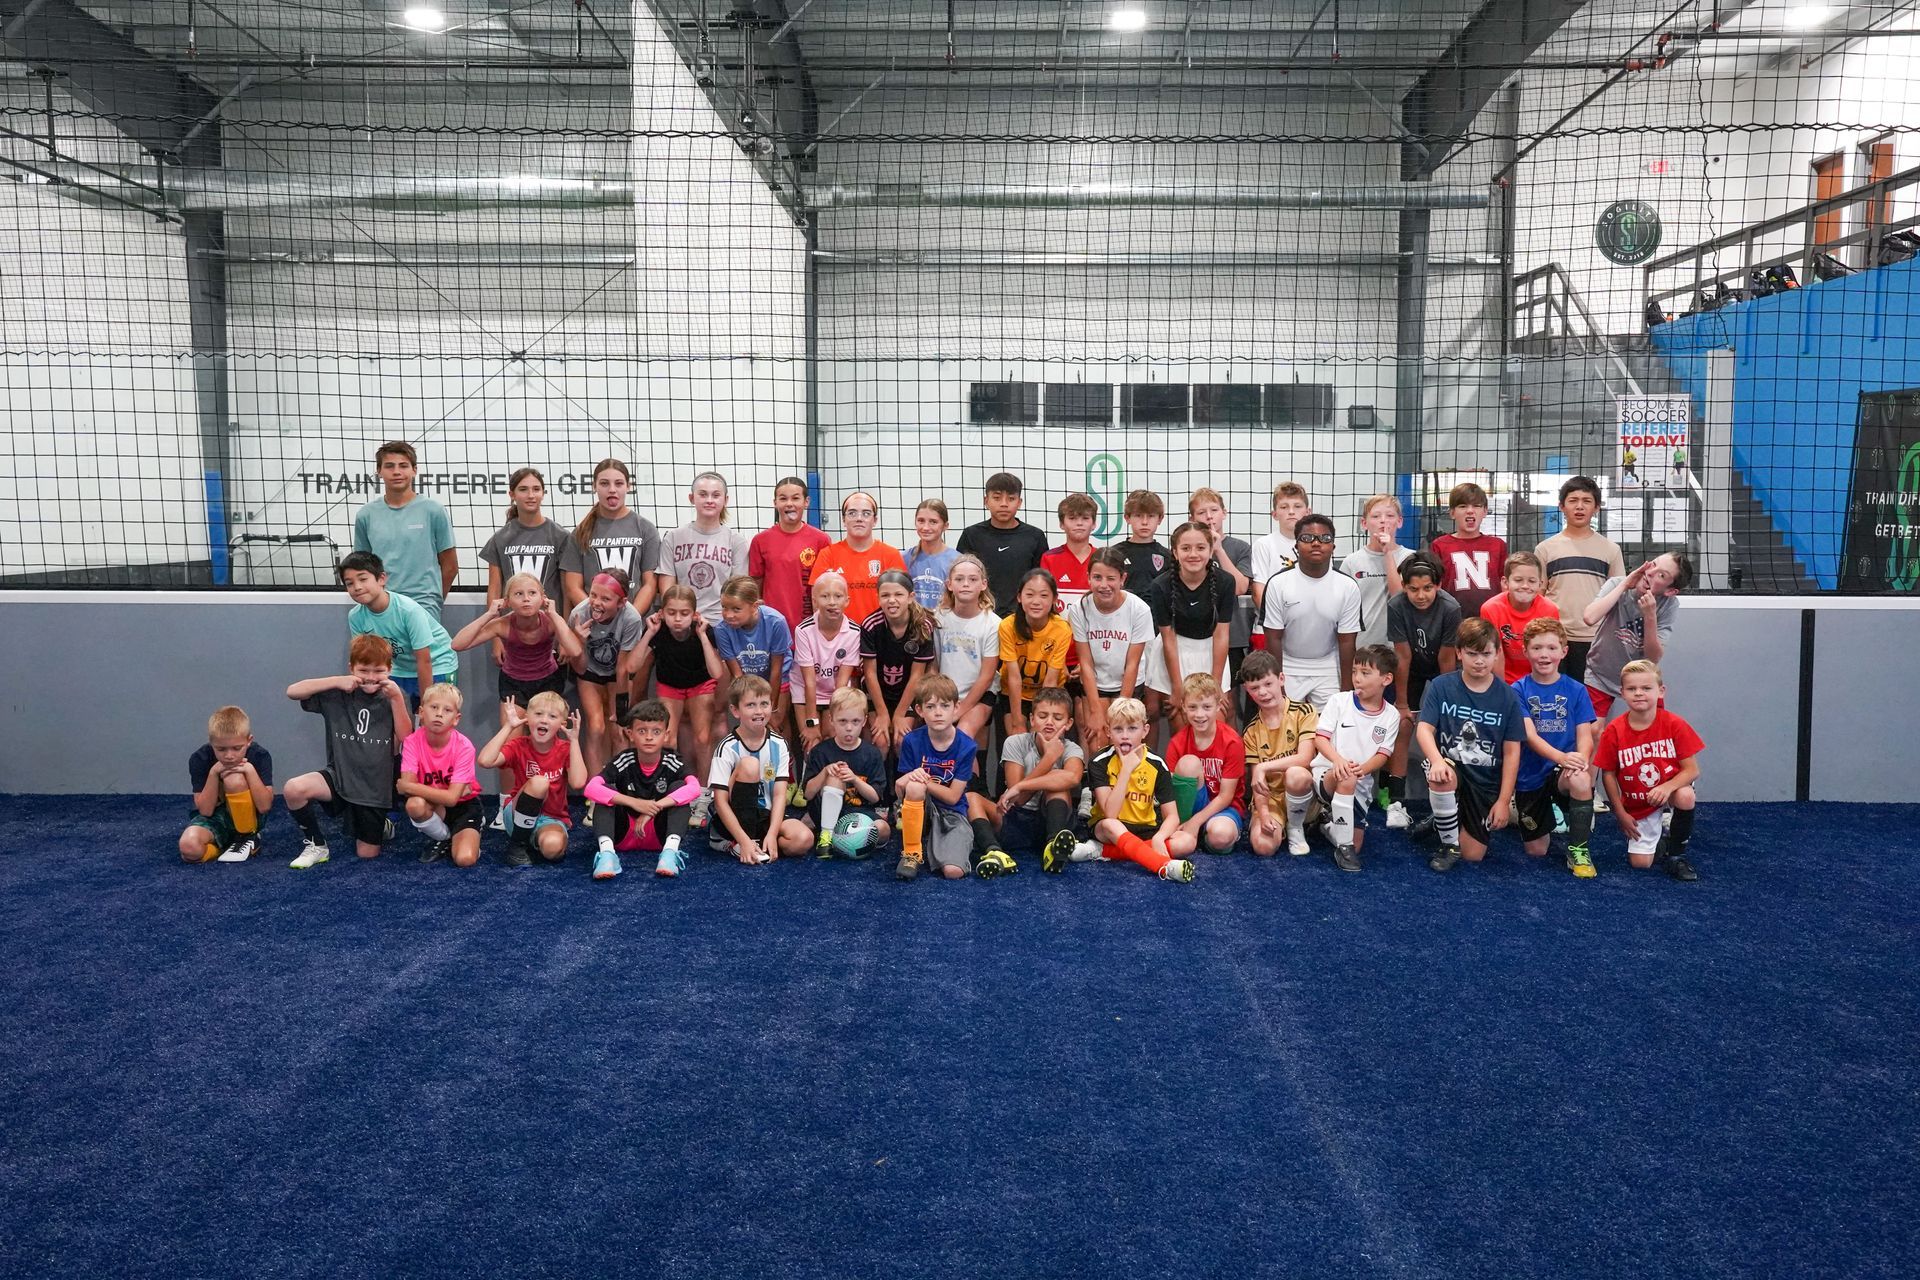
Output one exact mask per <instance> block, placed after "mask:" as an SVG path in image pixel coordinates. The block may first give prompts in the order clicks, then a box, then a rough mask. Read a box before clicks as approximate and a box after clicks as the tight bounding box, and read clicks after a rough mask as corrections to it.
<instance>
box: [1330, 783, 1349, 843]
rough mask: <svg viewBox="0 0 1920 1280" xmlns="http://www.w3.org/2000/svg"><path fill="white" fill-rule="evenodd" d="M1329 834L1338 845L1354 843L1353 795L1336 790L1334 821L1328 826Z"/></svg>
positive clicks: (1334, 796)
mask: <svg viewBox="0 0 1920 1280" xmlns="http://www.w3.org/2000/svg"><path fill="white" fill-rule="evenodd" d="M1328 834H1329V835H1331V836H1332V837H1333V843H1334V844H1335V845H1336V846H1338V845H1343V844H1352V843H1353V797H1352V796H1349V795H1342V794H1341V793H1339V792H1337V791H1336V792H1334V795H1333V821H1332V823H1331V824H1329V826H1328Z"/></svg>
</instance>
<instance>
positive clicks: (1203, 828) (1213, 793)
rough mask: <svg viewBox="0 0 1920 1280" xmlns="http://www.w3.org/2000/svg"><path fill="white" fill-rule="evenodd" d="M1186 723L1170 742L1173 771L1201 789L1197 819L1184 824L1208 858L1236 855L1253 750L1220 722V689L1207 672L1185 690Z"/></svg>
mask: <svg viewBox="0 0 1920 1280" xmlns="http://www.w3.org/2000/svg"><path fill="white" fill-rule="evenodd" d="M1180 688H1181V691H1182V692H1183V693H1184V694H1185V695H1186V708H1187V712H1186V717H1185V718H1186V723H1185V724H1184V725H1182V726H1181V728H1180V732H1178V733H1176V734H1174V735H1173V740H1172V741H1171V742H1169V743H1167V759H1169V760H1171V761H1172V762H1173V771H1174V772H1175V773H1177V774H1179V775H1181V776H1182V777H1186V778H1193V779H1195V780H1197V781H1198V782H1199V784H1200V787H1199V795H1198V796H1197V797H1196V798H1195V801H1194V810H1193V816H1192V817H1191V818H1188V819H1187V820H1186V821H1185V822H1183V823H1181V824H1180V830H1182V831H1184V832H1186V833H1187V834H1188V835H1189V836H1192V837H1193V839H1194V843H1195V844H1197V845H1198V846H1199V847H1200V848H1203V849H1205V850H1206V851H1207V852H1208V853H1231V852H1232V851H1233V846H1234V845H1236V844H1238V843H1239V842H1240V833H1241V832H1243V831H1245V830H1246V827H1247V816H1246V803H1247V802H1246V796H1245V787H1246V780H1247V748H1246V745H1245V744H1244V743H1242V742H1241V741H1240V735H1239V734H1237V733H1235V732H1234V731H1233V730H1231V729H1229V728H1227V726H1226V724H1225V723H1223V722H1222V721H1221V719H1220V710H1221V708H1220V703H1221V701H1222V700H1221V697H1220V685H1219V682H1218V681H1216V680H1215V679H1214V678H1213V677H1212V676H1210V675H1208V674H1207V673H1206V672H1204V671H1197V672H1195V673H1194V674H1192V675H1190V676H1188V677H1187V678H1186V680H1185V681H1184V682H1183V683H1182V684H1181V686H1180Z"/></svg>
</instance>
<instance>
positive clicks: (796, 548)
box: [747, 524, 833, 627]
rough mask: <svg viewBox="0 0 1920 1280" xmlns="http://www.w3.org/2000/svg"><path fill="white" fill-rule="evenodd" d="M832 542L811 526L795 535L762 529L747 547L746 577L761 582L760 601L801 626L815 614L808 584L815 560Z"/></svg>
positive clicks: (806, 526) (802, 528)
mask: <svg viewBox="0 0 1920 1280" xmlns="http://www.w3.org/2000/svg"><path fill="white" fill-rule="evenodd" d="M832 541H833V539H831V538H829V537H828V536H827V535H826V534H824V533H822V532H820V531H819V530H818V529H816V528H814V527H813V526H812V525H810V524H803V525H801V526H800V527H799V528H798V529H796V530H794V531H793V532H792V533H788V532H787V531H786V530H784V529H782V528H781V527H780V526H779V525H775V526H773V528H771V529H762V530H761V531H760V532H759V533H756V534H754V535H753V541H752V542H749V543H748V544H747V576H748V577H750V578H757V579H758V580H759V582H760V599H761V600H763V601H764V602H766V603H767V604H770V605H772V606H773V607H774V608H775V609H777V610H779V611H780V614H781V616H782V617H784V618H786V620H787V625H788V626H789V627H798V626H799V625H800V624H801V623H802V622H804V621H805V620H806V618H807V617H808V615H809V614H811V613H812V612H813V596H812V593H810V592H809V591H808V590H807V584H808V583H810V582H811V581H812V580H813V561H814V557H815V556H818V555H819V554H820V552H821V551H823V550H824V549H825V548H826V547H827V546H828V545H830V544H831V543H832Z"/></svg>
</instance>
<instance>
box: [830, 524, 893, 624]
mask: <svg viewBox="0 0 1920 1280" xmlns="http://www.w3.org/2000/svg"><path fill="white" fill-rule="evenodd" d="M889 569H898V570H899V571H900V572H902V573H905V572H906V571H907V562H906V561H905V560H903V559H901V558H900V552H899V550H898V549H897V548H894V547H890V546H888V545H887V544H886V543H884V542H881V541H879V540H878V539H876V540H875V541H874V542H873V544H872V545H870V546H869V547H868V548H867V549H866V550H865V551H855V550H854V549H853V548H852V547H850V546H848V545H847V544H846V542H845V541H840V542H836V543H833V544H832V545H831V546H829V547H826V548H825V549H824V550H822V551H821V552H820V553H819V554H818V555H816V556H815V557H814V558H813V577H814V578H818V577H819V576H820V575H821V574H823V573H826V572H828V571H829V570H834V571H837V572H839V573H840V574H841V575H842V576H844V577H845V578H846V580H847V621H848V622H851V623H852V624H853V625H854V626H856V627H857V626H859V625H860V624H861V623H863V622H865V621H866V620H867V619H868V618H871V617H872V616H873V612H874V610H876V609H878V608H879V607H880V575H881V574H883V573H885V572H886V571H887V570H889ZM808 581H812V579H808Z"/></svg>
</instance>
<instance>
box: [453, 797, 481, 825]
mask: <svg viewBox="0 0 1920 1280" xmlns="http://www.w3.org/2000/svg"><path fill="white" fill-rule="evenodd" d="M486 827H487V810H486V806H485V805H483V804H481V803H480V797H479V796H469V797H468V798H467V799H465V800H462V801H461V802H460V803H459V804H454V805H448V806H447V830H448V832H450V833H453V834H458V833H459V832H462V831H484V830H486Z"/></svg>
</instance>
